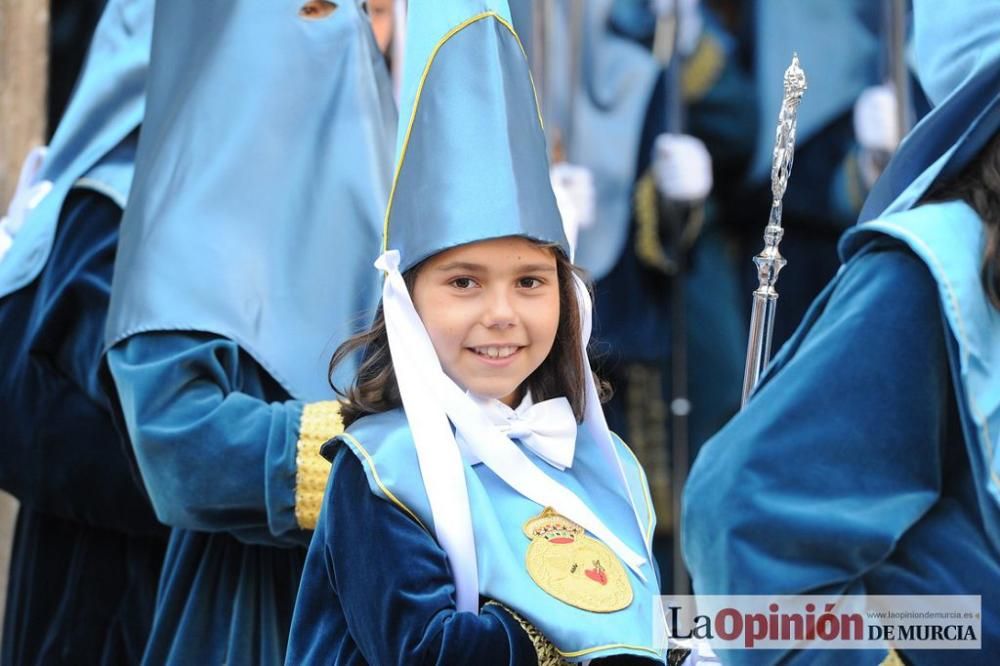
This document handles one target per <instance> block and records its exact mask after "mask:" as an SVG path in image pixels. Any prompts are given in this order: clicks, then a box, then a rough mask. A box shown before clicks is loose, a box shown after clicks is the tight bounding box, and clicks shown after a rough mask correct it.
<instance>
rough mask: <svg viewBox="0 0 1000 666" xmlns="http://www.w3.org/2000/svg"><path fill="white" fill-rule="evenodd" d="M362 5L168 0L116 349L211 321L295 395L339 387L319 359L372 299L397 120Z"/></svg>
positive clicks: (121, 272) (354, 325)
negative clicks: (323, 12) (313, 13)
mask: <svg viewBox="0 0 1000 666" xmlns="http://www.w3.org/2000/svg"><path fill="white" fill-rule="evenodd" d="M357 5H358V2H357V1H356V0H349V1H347V2H341V3H339V7H338V8H337V9H336V11H335V12H333V14H332V15H330V16H329V17H328V18H324V19H320V20H314V21H310V20H304V19H302V18H300V17H299V16H298V11H299V8H300V7H301V6H302V2H301V1H300V0H278V1H272V2H242V1H239V0H221V1H218V2H210V3H198V2H161V3H158V5H157V8H156V17H155V18H156V27H155V29H154V35H153V47H152V48H153V55H152V65H151V69H150V74H149V86H148V96H149V113H148V114H147V115H146V118H145V120H144V122H143V130H142V137H141V140H140V145H139V154H138V156H137V167H136V178H135V184H134V187H133V192H132V196H131V198H130V200H129V206H128V210H127V212H126V214H125V219H124V221H123V224H122V239H121V249H120V251H119V254H118V263H117V265H116V268H115V270H116V275H118V276H121V279H118V280H116V281H115V284H114V289H113V293H112V299H111V311H110V313H109V316H108V327H107V332H106V340H107V344H108V346H109V347H111V346H113V345H115V344H117V343H119V342H121V341H122V340H125V339H127V338H129V337H130V336H133V335H136V334H142V333H146V332H150V331H172V330H174V331H176V330H197V331H204V332H208V333H213V334H216V335H219V336H223V337H226V338H229V339H231V340H235V341H236V342H238V343H239V345H240V347H241V348H242V349H243V350H245V351H246V352H247V353H249V354H250V355H251V356H252V357H253V358H254V359H255V360H256V362H257V363H258V364H259V365H260V366H261V367H263V368H264V369H265V370H266V371H267V372H268V373H269V374H270V375H271V376H272V377H274V378H275V379H276V380H277V381H278V382H279V383H280V384H281V385H282V386H283V387H284V388H285V390H286V391H287V392H288V393H289V394H291V395H294V396H295V397H297V398H300V399H304V400H320V399H332V398H333V392H332V390H331V388H330V386H329V384H328V383H327V372H326V365H327V360H328V359H329V357H330V355H331V354H332V353H333V351H334V350H335V349H336V347H337V345H338V344H339V343H340V342H342V341H343V340H344V339H346V338H347V337H348V336H349V335H351V334H353V333H355V332H357V331H358V330H361V329H363V328H365V327H366V326H367V325H368V324H369V323H370V320H371V316H372V313H373V311H374V309H375V306H376V304H377V302H378V295H379V287H380V285H381V283H380V275H379V273H378V271H376V270H375V269H374V268H372V262H373V261H374V259H375V257H376V256H377V254H378V251H379V238H380V234H381V231H382V219H383V213H384V211H385V202H386V197H387V196H388V180H389V174H390V170H391V160H392V153H391V150H392V137H393V132H394V129H395V121H396V114H395V110H394V107H393V102H392V95H391V87H390V81H389V76H388V72H387V71H386V69H385V64H384V61H383V59H382V56H381V54H380V53H379V52H378V50H377V48H376V45H375V43H374V37H373V36H372V33H371V28H370V25H369V23H368V19H367V17H366V16H365V14H364V13H363V12H362V11H361V10H360V9H359V7H358V6H357ZM332 262H333V263H336V265H337V266H338V271H337V273H336V277H335V278H334V279H333V281H332V282H331V281H330V275H331V273H330V270H329V267H330V265H331V263H332ZM206 285H210V286H209V287H206ZM352 375H353V367H352V365H351V364H350V363H347V364H344V365H343V366H342V368H341V369H340V371H339V373H338V375H337V380H338V381H339V382H340V383H341V384H343V383H346V382H347V381H348V380H349V379H350V378H351V377H352Z"/></svg>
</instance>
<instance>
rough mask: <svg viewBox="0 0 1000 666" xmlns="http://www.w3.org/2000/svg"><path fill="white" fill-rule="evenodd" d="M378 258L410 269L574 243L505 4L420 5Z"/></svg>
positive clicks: (413, 18) (460, 0)
mask: <svg viewBox="0 0 1000 666" xmlns="http://www.w3.org/2000/svg"><path fill="white" fill-rule="evenodd" d="M408 20H409V25H408V28H407V43H406V54H405V60H404V63H405V64H404V74H403V86H402V93H401V96H400V125H399V136H398V139H397V144H396V170H395V174H394V179H393V185H392V191H391V194H390V197H389V205H388V208H387V211H386V218H385V232H384V246H383V249H394V250H398V251H399V253H400V268H401V269H402V270H406V269H407V268H410V267H412V266H414V265H415V264H417V263H419V262H420V261H422V260H424V259H426V258H427V257H429V256H431V255H433V254H436V253H437V252H440V251H442V250H445V249H448V248H451V247H455V246H457V245H463V244H465V243H470V242H473V241H478V240H485V239H489V238H501V237H504V236H526V237H529V238H532V239H535V240H538V241H541V242H545V243H555V244H557V245H559V246H560V247H561V248H562V250H563V251H564V252H565V253H566V254H567V255H569V244H568V243H567V241H566V236H565V233H564V232H563V227H562V220H561V218H560V217H559V211H558V209H557V207H556V200H555V196H554V195H553V193H552V187H551V185H550V184H549V174H548V168H549V165H548V157H547V155H546V146H545V135H544V132H543V130H542V122H541V116H540V114H539V111H538V103H537V99H536V97H535V91H534V87H533V85H532V82H531V74H530V71H529V67H528V61H527V58H526V56H525V53H524V49H523V48H522V46H521V42H520V40H519V39H518V37H517V34H516V33H515V32H514V28H513V27H512V25H511V22H510V10H509V8H508V6H507V3H506V2H503V1H499V2H497V1H484V0H451V1H449V2H442V1H441V0H434V1H433V2H431V0H415V1H414V2H411V3H410V6H409V14H408Z"/></svg>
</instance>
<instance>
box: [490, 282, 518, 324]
mask: <svg viewBox="0 0 1000 666" xmlns="http://www.w3.org/2000/svg"><path fill="white" fill-rule="evenodd" d="M516 323H517V313H516V312H515V310H514V307H513V304H512V303H511V295H510V294H508V293H507V291H506V290H503V289H498V290H496V291H495V292H494V293H492V294H490V297H489V299H488V301H487V305H486V310H485V311H484V312H483V325H484V326H486V327H487V328H509V327H511V326H513V325H514V324H516Z"/></svg>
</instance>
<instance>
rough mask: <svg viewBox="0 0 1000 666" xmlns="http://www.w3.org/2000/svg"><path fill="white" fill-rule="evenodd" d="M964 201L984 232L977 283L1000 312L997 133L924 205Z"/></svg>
mask: <svg viewBox="0 0 1000 666" xmlns="http://www.w3.org/2000/svg"><path fill="white" fill-rule="evenodd" d="M956 199H957V200H960V201H964V202H965V203H967V204H969V206H971V207H972V209H973V210H975V211H976V213H978V214H979V217H980V219H982V221H983V225H984V227H985V231H986V246H985V248H984V250H983V258H982V263H981V264H980V269H979V280H980V282H981V283H982V285H983V290H984V291H985V292H986V296H987V298H989V299H990V302H991V303H992V304H993V306H994V307H995V308H997V309H998V310H1000V133H998V134H997V135H996V136H994V137H993V139H992V140H991V141H990V142H989V143H988V144H987V145H986V147H985V148H983V149H982V150H981V151H980V153H979V154H978V155H977V156H976V158H975V159H974V160H972V162H970V163H969V165H968V166H966V167H965V169H964V170H963V171H962V172H961V173H960V174H958V175H957V176H956V177H955V178H953V179H951V180H948V181H944V182H941V183H939V184H937V185H936V186H935V187H934V188H933V189H932V190H931V191H930V193H929V194H928V195H927V196H926V197H925V199H924V200H925V201H928V202H930V201H954V200H956Z"/></svg>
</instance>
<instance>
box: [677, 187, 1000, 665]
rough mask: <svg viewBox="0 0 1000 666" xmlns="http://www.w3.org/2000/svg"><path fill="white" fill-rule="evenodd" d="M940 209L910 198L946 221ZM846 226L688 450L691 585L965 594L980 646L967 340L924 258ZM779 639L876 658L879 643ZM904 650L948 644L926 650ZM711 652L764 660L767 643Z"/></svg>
mask: <svg viewBox="0 0 1000 666" xmlns="http://www.w3.org/2000/svg"><path fill="white" fill-rule="evenodd" d="M956 205H958V206H961V204H950V205H949V206H956ZM915 212H916V211H915ZM954 212H955V211H954V210H950V209H949V208H948V206H935V207H927V210H923V211H921V214H928V215H931V216H936V217H937V220H936V221H937V223H938V226H939V228H942V225H943V227H944V228H946V227H947V226H948V222H949V220H951V221H952V222H955V221H956V219H955V216H954ZM958 217H961V215H959V216H958ZM897 221H898V218H897ZM863 230H864V227H862V228H860V229H859V232H862V233H864V231H863ZM876 231H879V230H876ZM911 231H913V228H911ZM855 239H856V240H857V241H858V242H857V245H855V246H853V247H851V248H850V249H849V252H848V254H847V263H846V264H845V266H844V268H843V270H842V271H841V273H840V274H839V275H838V277H837V278H836V280H834V282H832V283H831V284H830V286H829V287H828V288H827V289H826V291H825V292H824V293H823V294H821V296H820V297H819V298H818V299H817V302H816V303H815V305H814V306H813V308H812V309H811V310H810V312H809V313H808V314H807V316H806V318H805V319H804V321H803V324H802V326H801V328H800V329H799V331H798V332H797V333H796V335H795V336H794V337H793V338H792V340H790V341H789V343H788V344H787V345H786V346H785V347H784V348H783V349H782V351H781V353H780V354H779V355H778V357H776V358H775V360H774V362H773V366H772V368H771V369H769V371H768V372H767V373H766V375H765V377H764V378H763V383H762V385H761V387H760V388H759V389H758V391H757V392H756V393H755V394H754V396H753V398H752V399H751V401H750V403H749V404H748V405H747V407H746V408H745V409H744V410H743V411H742V412H741V413H740V414H738V415H737V416H736V417H735V418H734V419H733V420H732V421H731V422H730V423H729V424H728V425H727V426H726V427H725V428H724V429H723V430H722V431H721V432H720V433H719V434H718V435H717V436H716V437H715V438H713V439H712V440H711V441H710V442H709V443H708V444H706V446H705V447H704V448H703V449H702V451H701V453H700V455H699V457H698V459H697V460H696V462H695V465H694V468H693V469H692V472H691V476H690V477H689V480H688V485H687V488H686V490H685V504H684V515H683V519H684V540H683V545H684V553H685V558H686V560H687V562H688V565H689V567H690V569H691V571H692V574H693V577H694V585H695V590H696V592H698V593H702V594H775V593H780V594H790V593H817V594H827V593H830V594H839V593H845V594H866V593H867V594H981V595H982V604H983V617H982V628H983V632H984V635H983V636H982V639H983V645H984V647H986V649H987V650H988V649H990V648H989V646H995V645H997V644H998V641H1000V597H997V595H996V593H995V590H996V588H997V583H998V582H1000V538H998V531H997V526H998V525H1000V509H998V507H997V505H996V503H995V501H994V498H993V497H992V494H991V492H992V491H993V490H994V489H993V488H988V487H987V485H986V484H985V483H984V478H985V476H984V474H985V470H984V468H983V464H982V453H981V448H980V443H979V439H978V438H977V437H976V434H977V427H976V425H975V424H974V422H973V420H972V419H971V418H970V413H969V410H968V409H967V408H966V406H965V405H966V401H967V400H968V393H967V391H966V381H965V378H964V377H965V373H964V371H963V368H964V367H965V363H964V361H961V359H962V358H963V357H965V355H966V354H967V352H966V351H963V349H962V346H963V344H962V343H961V341H960V339H958V338H956V337H955V336H954V335H953V334H952V330H951V328H950V325H949V317H948V315H947V314H946V311H947V309H948V308H949V307H950V305H948V304H946V303H945V304H942V301H941V297H940V290H939V285H938V283H937V282H936V281H935V277H936V276H937V273H936V270H935V269H932V271H931V272H929V271H928V264H927V263H925V261H924V258H923V257H921V258H918V257H917V256H915V255H914V253H913V252H911V251H910V249H909V248H908V246H907V245H906V244H905V243H906V241H903V242H900V241H898V240H892V239H890V238H888V237H887V236H885V235H884V231H881V232H880V233H877V234H872V233H866V238H864V239H862V238H861V235H860V233H859V234H858V236H857V237H856V238H855ZM939 249H941V247H940V246H939V247H937V248H935V250H939ZM947 253H948V252H947V251H945V254H947ZM952 277H954V276H952ZM980 294H981V292H980ZM995 314H996V313H994V315H995ZM994 343H996V340H994ZM995 346H996V345H995ZM983 654H985V653H983ZM983 654H977V655H976V656H977V657H978V656H983ZM789 656H790V657H791V658H792V659H793V660H801V663H810V664H811V663H842V662H843V659H845V658H847V659H851V660H853V661H854V662H856V663H879V661H880V660H881V659H882V658H883V657H884V653H880V654H876V653H868V654H863V655H853V656H852V655H845V654H844V653H839V652H834V653H830V654H823V653H817V652H803V653H801V654H793V655H789ZM905 657H906V658H907V659H908V660H909V662H908V663H917V664H923V663H928V664H933V663H940V664H945V663H955V660H956V656H955V654H954V653H948V654H941V653H938V652H934V651H912V652H909V653H907V654H906V655H905ZM723 658H724V659H726V660H727V663H728V662H732V663H737V664H739V663H770V662H771V661H773V660H774V659H776V658H777V655H774V654H769V653H765V652H754V651H740V652H736V651H734V652H731V653H729V654H726V655H724V657H723ZM838 660H840V661H838Z"/></svg>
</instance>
